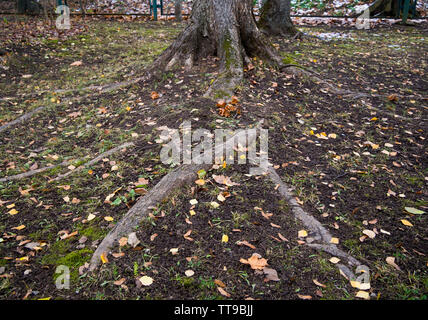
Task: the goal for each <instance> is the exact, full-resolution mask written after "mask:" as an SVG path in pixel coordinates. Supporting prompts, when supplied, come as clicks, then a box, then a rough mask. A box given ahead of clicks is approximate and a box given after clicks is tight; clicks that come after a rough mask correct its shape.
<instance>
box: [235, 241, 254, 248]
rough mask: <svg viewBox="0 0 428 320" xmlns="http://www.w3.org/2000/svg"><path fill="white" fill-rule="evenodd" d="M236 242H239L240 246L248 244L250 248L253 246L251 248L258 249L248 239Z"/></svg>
mask: <svg viewBox="0 0 428 320" xmlns="http://www.w3.org/2000/svg"><path fill="white" fill-rule="evenodd" d="M236 244H237V245H238V246H242V245H244V246H247V247H249V248H251V249H256V247H255V246H253V245H252V244H251V243H249V242H248V241H246V240H243V241H238V242H236Z"/></svg>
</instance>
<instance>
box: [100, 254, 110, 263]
mask: <svg viewBox="0 0 428 320" xmlns="http://www.w3.org/2000/svg"><path fill="white" fill-rule="evenodd" d="M100 258H101V261H102V263H107V262H108V259H107V255H106V253H105V252H104V253H103V254H102V255H101V256H100Z"/></svg>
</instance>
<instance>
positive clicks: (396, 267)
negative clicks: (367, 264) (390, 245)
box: [385, 257, 401, 271]
mask: <svg viewBox="0 0 428 320" xmlns="http://www.w3.org/2000/svg"><path fill="white" fill-rule="evenodd" d="M385 260H386V263H387V264H389V265H390V266H393V267H394V268H395V269H397V270H398V271H401V269H400V267H399V266H398V265H397V264H396V263H395V258H394V257H387V258H386V259H385Z"/></svg>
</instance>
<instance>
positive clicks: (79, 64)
mask: <svg viewBox="0 0 428 320" xmlns="http://www.w3.org/2000/svg"><path fill="white" fill-rule="evenodd" d="M82 64H83V62H82V61H80V60H79V61H74V62H73V63H71V64H70V66H72V67H78V66H81V65H82Z"/></svg>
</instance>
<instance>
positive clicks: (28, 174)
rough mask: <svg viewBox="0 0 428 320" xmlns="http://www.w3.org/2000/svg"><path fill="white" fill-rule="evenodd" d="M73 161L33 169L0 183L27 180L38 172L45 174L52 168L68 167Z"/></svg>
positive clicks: (0, 180) (5, 178)
mask: <svg viewBox="0 0 428 320" xmlns="http://www.w3.org/2000/svg"><path fill="white" fill-rule="evenodd" d="M73 161H74V160H66V161H63V162H61V163H59V164H56V165H55V164H53V165H51V166H47V167H43V168H39V169H35V170H30V171H27V172H23V173H20V174H17V175H14V176H9V177H4V178H1V179H0V182H7V181H13V180H20V179H24V178H28V177H31V176H34V175H36V174H38V173H40V172H45V171H48V170H51V169H54V168H59V167H64V166H66V165H69V164H70V163H71V162H73Z"/></svg>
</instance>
